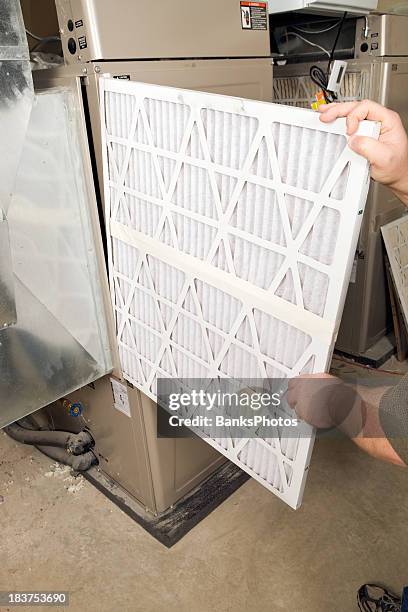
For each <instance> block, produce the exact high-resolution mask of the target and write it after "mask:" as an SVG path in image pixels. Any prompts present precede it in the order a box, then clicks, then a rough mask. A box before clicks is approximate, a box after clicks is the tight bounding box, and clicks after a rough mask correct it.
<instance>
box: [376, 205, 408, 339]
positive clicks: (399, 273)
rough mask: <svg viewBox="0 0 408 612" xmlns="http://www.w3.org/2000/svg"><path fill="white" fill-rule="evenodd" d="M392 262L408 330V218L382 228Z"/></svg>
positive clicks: (393, 275) (394, 278)
mask: <svg viewBox="0 0 408 612" xmlns="http://www.w3.org/2000/svg"><path fill="white" fill-rule="evenodd" d="M381 231H382V235H383V239H384V243H385V247H386V249H387V255H388V259H389V262H390V267H391V273H392V278H393V281H394V286H395V288H396V290H397V292H398V297H399V301H400V304H401V307H402V312H403V315H404V319H405V325H406V326H407V328H408V217H407V216H404V217H401V218H400V219H396V220H395V221H393V222H392V223H389V224H388V225H385V226H384V227H382V228H381Z"/></svg>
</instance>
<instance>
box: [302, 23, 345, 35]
mask: <svg viewBox="0 0 408 612" xmlns="http://www.w3.org/2000/svg"><path fill="white" fill-rule="evenodd" d="M340 23H341V20H339V21H336V23H334V24H333V25H331V26H329V27H327V28H325V29H324V30H313V29H306V28H299V26H294V25H292V26H290V27H291V28H292V30H296V32H301V34H326V32H331V31H332V30H334V28H337V26H338V25H340Z"/></svg>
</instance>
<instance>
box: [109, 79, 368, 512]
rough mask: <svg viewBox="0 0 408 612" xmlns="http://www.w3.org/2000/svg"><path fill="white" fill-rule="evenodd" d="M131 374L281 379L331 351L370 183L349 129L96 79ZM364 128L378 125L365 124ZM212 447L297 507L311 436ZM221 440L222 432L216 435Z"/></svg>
mask: <svg viewBox="0 0 408 612" xmlns="http://www.w3.org/2000/svg"><path fill="white" fill-rule="evenodd" d="M101 105H102V108H101V113H102V129H103V135H104V139H105V140H104V155H105V195H106V203H107V218H108V219H109V225H108V228H109V234H110V241H109V246H110V254H109V258H110V261H109V265H110V276H111V287H112V300H113V304H114V309H115V314H116V322H117V336H118V345H119V352H120V357H121V363H122V369H123V375H124V377H125V378H126V379H127V380H128V381H129V382H131V383H132V384H134V385H136V386H137V387H138V388H139V389H140V390H141V391H143V392H144V393H146V394H147V395H148V396H150V397H151V398H153V399H156V379H157V378H158V377H174V378H205V377H211V378H212V377H231V378H232V377H233V378H237V379H242V378H245V379H248V378H252V379H257V378H258V379H259V378H273V377H274V378H278V377H280V378H287V377H293V376H296V375H298V374H299V373H302V372H303V373H309V372H322V371H324V370H325V369H326V368H327V366H328V364H329V362H330V358H331V354H332V349H333V346H334V342H335V337H336V333H337V330H338V326H339V322H340V315H341V310H342V305H343V302H344V299H345V294H346V290H347V285H348V279H349V276H350V273H351V267H352V262H353V259H354V253H355V248H356V243H357V238H358V233H359V228H360V222H361V216H362V213H363V209H364V204H365V199H366V195H367V189H368V166H367V163H366V162H365V160H363V159H362V158H361V157H359V156H357V155H356V154H355V153H353V152H352V151H351V150H350V149H349V148H348V147H347V140H346V137H345V122H344V121H343V120H341V121H339V122H336V123H335V124H333V125H323V124H322V123H321V122H320V121H319V118H318V117H317V116H315V115H314V114H313V113H312V112H311V111H305V110H302V109H293V108H287V107H283V106H279V105H272V104H266V103H261V102H253V101H249V100H241V99H237V98H232V97H225V96H218V95H210V94H204V93H199V92H192V91H184V90H179V89H173V88H168V87H159V86H152V85H146V84H142V83H132V82H123V81H118V80H110V79H101ZM360 130H361V133H364V134H367V135H374V134H376V132H377V127H376V125H375V124H372V123H364V124H362V126H361V128H360ZM205 433H206V434H207V436H209V437H206V438H205V439H206V441H207V442H208V443H210V444H212V445H213V446H214V447H215V448H217V449H218V450H219V451H220V452H221V453H223V454H224V455H226V456H227V457H228V458H229V459H231V460H232V461H234V462H235V463H236V464H238V465H239V466H241V467H242V468H243V469H244V470H245V471H246V472H248V473H249V474H250V475H251V476H253V477H254V478H256V479H257V480H258V481H259V482H261V483H262V484H263V485H264V486H265V487H267V488H268V489H269V490H271V491H273V492H274V493H275V494H277V495H278V496H279V497H280V498H281V499H283V500H284V501H286V502H287V503H288V504H289V505H291V506H292V507H294V508H296V507H298V506H299V504H300V502H301V497H302V492H303V488H304V484H305V474H306V470H307V467H308V465H309V459H310V455H311V450H312V446H313V432H312V430H311V428H309V427H308V426H305V428H304V437H300V438H299V439H295V440H293V439H289V436H288V435H286V436H285V431H281V432H280V436H277V437H276V438H274V439H268V440H263V439H261V438H259V437H258V438H257V437H254V438H252V439H250V436H248V439H240V440H238V441H237V440H235V439H233V438H232V437H231V436H230V435H229V432H228V431H227V430H225V436H224V435H223V437H220V436H219V430H218V434H215V433H214V435H211V432H208V431H207V432H205ZM216 435H218V437H216Z"/></svg>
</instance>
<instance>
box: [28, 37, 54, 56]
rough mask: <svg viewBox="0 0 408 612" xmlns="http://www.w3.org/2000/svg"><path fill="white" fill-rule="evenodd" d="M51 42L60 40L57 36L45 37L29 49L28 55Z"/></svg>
mask: <svg viewBox="0 0 408 612" xmlns="http://www.w3.org/2000/svg"><path fill="white" fill-rule="evenodd" d="M52 42H61V38H60V37H59V36H45V37H44V38H42V39H41V40H40V41H39V42H37V43H36V44H35V45H34V46H33V47H32V48H31V51H30V53H34V52H35V51H38V49H40V48H41V47H44V45H46V44H48V43H52Z"/></svg>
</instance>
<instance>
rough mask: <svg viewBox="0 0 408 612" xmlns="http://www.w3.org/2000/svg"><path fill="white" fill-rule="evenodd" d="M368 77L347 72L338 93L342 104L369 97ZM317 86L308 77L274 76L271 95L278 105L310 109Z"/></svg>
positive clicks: (364, 73) (361, 73) (366, 73)
mask: <svg viewBox="0 0 408 612" xmlns="http://www.w3.org/2000/svg"><path fill="white" fill-rule="evenodd" d="M369 87H370V75H369V73H368V72H364V71H363V72H347V73H346V75H345V77H344V81H343V85H342V88H341V91H340V96H339V99H340V100H341V101H342V102H352V101H354V100H362V99H364V98H367V97H368V95H369ZM317 90H318V86H317V85H316V84H315V83H313V81H312V79H311V78H310V76H305V75H302V76H290V77H279V76H276V75H274V78H273V94H274V99H275V101H276V102H277V103H279V104H287V105H289V106H299V107H301V108H310V107H311V104H312V102H313V101H314V99H315V96H316V92H317Z"/></svg>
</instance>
